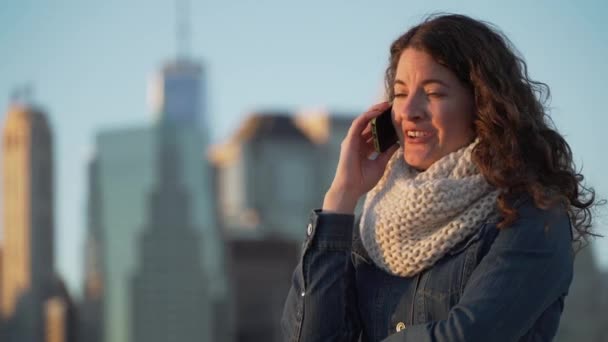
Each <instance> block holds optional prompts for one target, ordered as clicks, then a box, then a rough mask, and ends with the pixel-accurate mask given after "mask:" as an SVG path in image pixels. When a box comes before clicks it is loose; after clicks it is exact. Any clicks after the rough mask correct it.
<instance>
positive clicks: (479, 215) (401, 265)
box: [359, 141, 498, 277]
mask: <svg viewBox="0 0 608 342" xmlns="http://www.w3.org/2000/svg"><path fill="white" fill-rule="evenodd" d="M476 144H477V141H475V142H473V143H472V144H470V145H468V146H465V147H463V148H461V149H460V150H458V151H455V152H453V153H450V154H448V155H446V156H444V157H443V158H441V159H440V160H438V161H436V162H435V163H433V164H432V165H431V166H430V167H429V168H428V169H427V170H426V171H424V172H419V171H416V170H415V169H413V168H412V167H410V166H409V165H407V164H406V163H405V161H404V159H403V151H402V149H401V148H400V149H399V150H398V151H397V152H395V154H394V155H393V156H392V158H391V160H390V161H389V162H388V164H387V166H386V171H385V172H384V175H383V176H382V178H381V179H380V181H379V182H378V184H377V185H376V186H375V187H374V188H373V189H372V190H370V191H369V192H368V194H367V198H366V200H365V204H364V207H363V214H362V216H361V223H360V227H359V228H360V230H361V240H362V243H363V245H364V246H365V249H366V250H367V252H368V254H369V256H370V257H371V258H372V260H373V261H374V262H375V263H376V265H377V266H379V267H380V268H382V269H384V270H386V271H387V272H389V273H391V274H394V275H397V276H401V277H409V276H413V275H415V274H417V273H419V272H421V271H423V270H425V269H427V268H429V267H431V266H432V265H433V264H434V263H435V262H436V261H437V260H439V259H440V258H441V257H442V256H443V255H444V254H445V253H446V252H448V251H449V250H450V249H451V248H452V247H454V246H455V245H456V244H457V243H458V242H460V241H462V240H463V239H465V238H466V237H467V236H469V235H470V234H472V233H473V232H474V231H475V230H477V229H479V227H480V226H481V223H482V222H483V221H484V220H485V219H487V218H488V217H490V215H495V214H496V212H497V210H496V198H497V196H498V190H496V189H495V188H494V187H492V186H490V185H489V184H488V183H487V182H486V180H485V179H484V177H483V176H482V175H481V174H480V173H479V172H478V170H477V167H476V166H475V164H474V163H473V162H472V161H471V151H472V150H473V148H474V147H475V145H476Z"/></svg>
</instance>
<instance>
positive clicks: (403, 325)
mask: <svg viewBox="0 0 608 342" xmlns="http://www.w3.org/2000/svg"><path fill="white" fill-rule="evenodd" d="M403 329H405V323H403V322H399V323H397V327H396V328H395V330H397V332H400V331H401V330H403Z"/></svg>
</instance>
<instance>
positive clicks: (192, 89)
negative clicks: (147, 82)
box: [150, 59, 207, 132]
mask: <svg viewBox="0 0 608 342" xmlns="http://www.w3.org/2000/svg"><path fill="white" fill-rule="evenodd" d="M204 94H205V89H204V82H203V69H202V66H201V65H200V64H199V63H197V62H194V61H191V60H188V59H178V60H175V61H173V62H169V63H166V64H165V65H164V66H163V67H162V69H161V70H160V71H159V73H158V74H157V75H156V76H155V78H154V79H153V81H152V84H151V94H150V96H151V101H152V107H153V108H152V111H153V113H155V114H156V115H157V116H159V119H160V120H161V121H169V122H173V123H178V124H184V125H194V126H198V127H199V128H201V129H202V131H203V132H206V131H207V127H206V124H205V117H203V115H204V108H205V107H204V106H205V105H206V104H205V98H204Z"/></svg>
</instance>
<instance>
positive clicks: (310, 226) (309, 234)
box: [306, 223, 312, 236]
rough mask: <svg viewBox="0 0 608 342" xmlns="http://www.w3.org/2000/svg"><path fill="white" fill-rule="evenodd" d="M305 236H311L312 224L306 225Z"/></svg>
mask: <svg viewBox="0 0 608 342" xmlns="http://www.w3.org/2000/svg"><path fill="white" fill-rule="evenodd" d="M306 234H308V236H311V235H312V223H309V224H308V228H306Z"/></svg>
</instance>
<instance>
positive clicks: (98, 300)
mask: <svg viewBox="0 0 608 342" xmlns="http://www.w3.org/2000/svg"><path fill="white" fill-rule="evenodd" d="M98 168H99V167H98V160H97V159H92V160H91V161H90V162H89V165H88V171H89V172H88V175H89V179H88V182H89V184H88V185H89V186H88V191H89V198H88V201H87V215H86V217H87V232H86V238H85V250H84V272H83V273H84V293H83V298H82V302H81V305H80V329H79V339H80V340H81V341H87V342H101V341H103V326H104V323H103V322H104V315H103V311H102V310H103V305H102V304H103V295H104V288H103V275H104V266H103V255H102V254H101V252H102V242H103V240H102V239H103V236H102V231H101V228H102V225H101V218H100V215H101V205H100V201H101V193H100V191H99V177H98V176H97V174H98V172H99V170H98Z"/></svg>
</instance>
